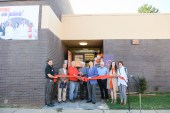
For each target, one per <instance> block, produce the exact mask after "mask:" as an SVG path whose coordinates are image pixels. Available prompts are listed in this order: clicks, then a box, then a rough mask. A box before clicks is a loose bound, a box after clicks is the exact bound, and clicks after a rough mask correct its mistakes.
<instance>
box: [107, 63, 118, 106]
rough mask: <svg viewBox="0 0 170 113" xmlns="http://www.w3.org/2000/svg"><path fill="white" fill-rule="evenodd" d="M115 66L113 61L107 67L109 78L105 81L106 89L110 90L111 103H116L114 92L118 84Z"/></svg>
mask: <svg viewBox="0 0 170 113" xmlns="http://www.w3.org/2000/svg"><path fill="white" fill-rule="evenodd" d="M116 71H117V66H116V63H115V61H112V62H111V64H110V67H109V75H110V76H111V77H110V78H108V79H107V89H109V90H110V95H111V103H116V98H117V96H116V91H118V85H117V84H118V83H117V75H116V73H117V72H116Z"/></svg>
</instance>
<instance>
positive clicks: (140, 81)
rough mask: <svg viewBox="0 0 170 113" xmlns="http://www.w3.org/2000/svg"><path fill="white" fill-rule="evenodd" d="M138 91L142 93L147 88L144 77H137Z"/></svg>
mask: <svg viewBox="0 0 170 113" xmlns="http://www.w3.org/2000/svg"><path fill="white" fill-rule="evenodd" d="M139 86H140V93H142V94H143V93H144V92H145V90H146V89H147V81H146V79H145V78H144V77H142V78H139Z"/></svg>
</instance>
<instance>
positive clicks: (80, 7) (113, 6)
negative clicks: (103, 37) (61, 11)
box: [70, 0, 170, 14]
mask: <svg viewBox="0 0 170 113" xmlns="http://www.w3.org/2000/svg"><path fill="white" fill-rule="evenodd" d="M70 3H71V6H72V8H73V12H74V14H114V13H137V10H138V8H139V7H140V6H142V5H143V4H149V5H152V6H154V7H156V8H157V9H159V11H160V13H170V0H70Z"/></svg>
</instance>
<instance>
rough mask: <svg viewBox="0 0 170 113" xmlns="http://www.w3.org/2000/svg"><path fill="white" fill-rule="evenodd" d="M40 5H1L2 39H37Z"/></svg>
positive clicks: (0, 34) (0, 28)
mask: <svg viewBox="0 0 170 113" xmlns="http://www.w3.org/2000/svg"><path fill="white" fill-rule="evenodd" d="M38 17H39V6H38V5H33V6H5V7H0V39H4V40H37V39H38Z"/></svg>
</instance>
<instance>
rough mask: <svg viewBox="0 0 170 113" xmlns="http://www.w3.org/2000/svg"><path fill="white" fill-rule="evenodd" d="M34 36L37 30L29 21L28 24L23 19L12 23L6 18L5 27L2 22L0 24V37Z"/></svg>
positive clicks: (16, 38) (30, 37)
mask: <svg viewBox="0 0 170 113" xmlns="http://www.w3.org/2000/svg"><path fill="white" fill-rule="evenodd" d="M36 38H37V31H36V29H35V28H34V27H33V23H32V22H30V23H29V26H28V25H27V24H26V20H25V19H22V22H21V24H19V22H15V24H13V23H12V21H11V20H8V23H7V26H6V27H5V24H4V23H1V24H0V39H5V40H8V39H11V40H22V39H36Z"/></svg>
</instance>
